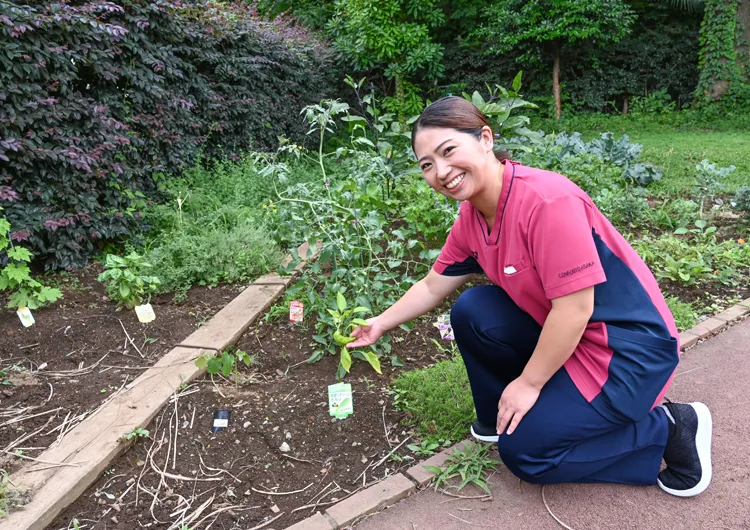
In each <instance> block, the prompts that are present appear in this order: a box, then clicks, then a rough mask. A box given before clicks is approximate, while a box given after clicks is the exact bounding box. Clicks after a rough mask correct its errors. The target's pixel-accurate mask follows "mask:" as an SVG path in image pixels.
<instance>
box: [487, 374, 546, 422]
mask: <svg viewBox="0 0 750 530" xmlns="http://www.w3.org/2000/svg"><path fill="white" fill-rule="evenodd" d="M540 391H541V389H540V388H538V387H536V386H534V385H532V384H531V383H529V382H528V381H526V380H525V379H524V378H523V376H521V377H519V378H518V379H516V380H515V381H513V382H512V383H510V384H509V385H508V386H506V387H505V391H504V392H503V395H502V396H500V402H499V403H498V405H497V434H502V433H503V432H505V431H506V427H507V434H509V435H510V434H513V431H515V430H516V427H517V426H518V423H519V422H520V421H521V419H523V417H524V416H525V415H526V413H527V412H528V411H530V410H531V407H533V406H534V403H536V400H537V399H538V398H539V393H540Z"/></svg>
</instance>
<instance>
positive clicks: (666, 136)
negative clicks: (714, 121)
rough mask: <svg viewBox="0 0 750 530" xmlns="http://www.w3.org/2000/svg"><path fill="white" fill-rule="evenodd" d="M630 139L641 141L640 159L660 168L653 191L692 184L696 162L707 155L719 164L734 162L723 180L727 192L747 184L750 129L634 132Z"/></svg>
mask: <svg viewBox="0 0 750 530" xmlns="http://www.w3.org/2000/svg"><path fill="white" fill-rule="evenodd" d="M629 136H630V139H631V141H633V142H636V143H639V144H642V145H643V152H642V153H641V160H642V161H643V162H650V163H652V164H654V165H656V166H659V167H661V168H663V170H664V175H663V177H662V180H661V181H660V182H655V183H654V184H653V186H651V187H650V189H651V191H653V192H655V193H656V192H660V191H662V192H666V193H669V194H674V193H680V192H681V191H683V190H687V189H689V188H690V186H692V182H693V175H694V174H695V165H696V164H697V163H698V162H700V161H701V160H703V159H704V158H707V159H708V161H709V162H712V163H714V164H716V165H717V166H719V167H728V166H731V165H734V166H735V167H736V168H737V169H735V170H734V172H733V173H732V174H730V175H729V176H728V177H727V179H726V182H725V184H726V186H727V188H726V190H727V192H735V191H737V188H739V187H740V186H748V185H750V156H749V155H750V132H739V131H731V132H730V131H706V132H697V131H681V130H674V129H672V130H670V129H666V128H665V129H664V130H662V131H644V132H640V131H633V132H632V133H630V134H629Z"/></svg>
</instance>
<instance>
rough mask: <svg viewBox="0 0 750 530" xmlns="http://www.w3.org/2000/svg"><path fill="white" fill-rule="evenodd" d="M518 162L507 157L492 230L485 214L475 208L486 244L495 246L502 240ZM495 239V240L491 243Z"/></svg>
mask: <svg viewBox="0 0 750 530" xmlns="http://www.w3.org/2000/svg"><path fill="white" fill-rule="evenodd" d="M516 164H517V162H513V161H511V160H508V159H506V160H505V162H504V165H505V168H504V169H503V188H502V190H501V191H500V199H499V200H498V201H497V210H496V211H495V221H494V223H493V224H492V231H491V232H490V231H489V230H488V229H487V221H486V220H485V218H484V216H483V215H482V214H481V213H480V212H479V210H477V209H476V208H474V206H473V205H472V208H474V214H475V215H476V218H477V222H478V223H479V228H480V229H481V230H482V237H483V238H484V244H485V245H487V246H495V245H497V244H498V242H499V241H500V229H501V228H502V226H503V217H504V216H505V209H506V207H507V206H508V199H509V198H510V192H511V189H512V188H513V179H514V178H515V176H516ZM493 239H494V242H492V243H490V241H492V240H493Z"/></svg>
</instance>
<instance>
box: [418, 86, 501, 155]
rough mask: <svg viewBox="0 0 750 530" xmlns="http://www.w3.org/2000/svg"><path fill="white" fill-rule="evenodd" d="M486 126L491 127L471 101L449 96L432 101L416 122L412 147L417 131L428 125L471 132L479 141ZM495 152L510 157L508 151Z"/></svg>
mask: <svg viewBox="0 0 750 530" xmlns="http://www.w3.org/2000/svg"><path fill="white" fill-rule="evenodd" d="M485 126H487V127H490V123H489V122H488V121H487V118H485V117H484V114H482V112H481V111H480V110H479V109H478V108H477V107H476V106H475V105H474V104H473V103H472V102H471V101H467V100H465V99H464V98H461V97H458V96H447V97H444V98H442V99H439V100H437V101H435V102H434V103H431V104H430V105H429V106H428V107H427V108H426V109H424V112H422V114H421V115H420V116H419V118H417V121H415V122H414V126H413V127H412V130H411V149H412V151H414V139H415V138H416V137H417V133H418V132H419V131H421V130H422V129H425V128H427V127H442V128H446V129H455V130H457V131H459V132H462V133H466V134H470V135H472V136H473V137H474V138H476V139H477V141H479V140H480V139H481V138H482V127H485ZM490 128H491V127H490ZM494 153H495V158H497V159H498V160H500V161H503V160H506V159H508V158H510V153H508V152H507V151H494Z"/></svg>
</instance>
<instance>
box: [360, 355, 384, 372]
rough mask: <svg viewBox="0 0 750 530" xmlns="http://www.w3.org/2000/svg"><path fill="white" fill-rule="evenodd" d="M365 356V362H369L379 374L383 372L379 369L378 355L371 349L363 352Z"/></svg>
mask: <svg viewBox="0 0 750 530" xmlns="http://www.w3.org/2000/svg"><path fill="white" fill-rule="evenodd" d="M364 355H365V358H367V362H368V363H370V366H372V368H373V369H374V370H375V371H376V372H377V373H379V374H381V375H382V374H383V372H382V371H381V370H380V359H378V356H377V355H375V354H374V353H373V352H371V351H367V352H364Z"/></svg>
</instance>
